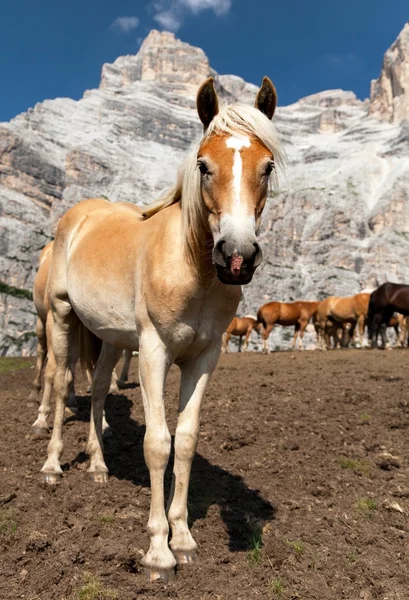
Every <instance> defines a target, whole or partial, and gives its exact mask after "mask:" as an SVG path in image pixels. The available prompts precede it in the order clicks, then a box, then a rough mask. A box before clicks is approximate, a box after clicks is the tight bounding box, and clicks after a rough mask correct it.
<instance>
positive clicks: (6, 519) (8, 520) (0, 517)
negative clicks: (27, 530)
mask: <svg viewBox="0 0 409 600" xmlns="http://www.w3.org/2000/svg"><path fill="white" fill-rule="evenodd" d="M16 531H17V523H16V521H15V520H14V511H13V509H11V508H8V509H6V510H1V511H0V534H1V535H3V536H7V535H8V534H12V533H15V532H16Z"/></svg>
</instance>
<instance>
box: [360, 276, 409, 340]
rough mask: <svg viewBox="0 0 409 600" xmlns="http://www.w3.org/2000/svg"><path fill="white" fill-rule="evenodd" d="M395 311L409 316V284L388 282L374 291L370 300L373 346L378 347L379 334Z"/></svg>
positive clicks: (369, 318) (369, 314)
mask: <svg viewBox="0 0 409 600" xmlns="http://www.w3.org/2000/svg"><path fill="white" fill-rule="evenodd" d="M394 312H397V313H400V314H401V315H404V316H405V317H407V316H409V285H405V284H403V283H390V282H386V283H383V284H382V285H381V286H379V287H378V288H377V289H376V290H375V291H374V292H372V294H371V298H370V301H369V311H368V337H369V339H370V340H371V344H372V348H377V347H378V336H379V334H380V333H381V331H382V330H384V329H385V328H386V326H387V323H389V321H390V319H391V317H392V315H393V313H394ZM382 339H384V333H383V334H382Z"/></svg>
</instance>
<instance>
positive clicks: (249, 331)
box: [243, 327, 253, 352]
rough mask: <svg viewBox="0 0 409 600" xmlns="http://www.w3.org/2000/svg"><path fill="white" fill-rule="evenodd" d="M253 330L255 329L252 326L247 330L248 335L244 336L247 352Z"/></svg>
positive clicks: (244, 349) (245, 350)
mask: <svg viewBox="0 0 409 600" xmlns="http://www.w3.org/2000/svg"><path fill="white" fill-rule="evenodd" d="M252 331H253V328H252V327H251V328H249V329H248V330H247V332H246V335H245V337H244V343H243V352H247V347H248V345H249V338H250V335H251V332H252Z"/></svg>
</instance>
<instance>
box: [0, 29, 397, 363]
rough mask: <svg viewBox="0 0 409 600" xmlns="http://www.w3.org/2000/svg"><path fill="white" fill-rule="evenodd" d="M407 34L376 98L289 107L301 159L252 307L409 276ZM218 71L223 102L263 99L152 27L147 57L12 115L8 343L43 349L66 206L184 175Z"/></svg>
mask: <svg viewBox="0 0 409 600" xmlns="http://www.w3.org/2000/svg"><path fill="white" fill-rule="evenodd" d="M408 39H409V25H408V24H407V25H406V26H405V28H404V29H403V31H402V33H401V34H400V36H399V37H398V39H397V40H396V42H395V43H394V44H393V45H392V47H391V49H390V50H388V51H387V53H386V55H385V60H384V65H383V68H382V72H381V75H380V77H379V79H378V80H377V82H376V83H374V82H373V83H372V89H371V98H370V100H369V101H365V102H361V101H359V100H357V99H356V98H355V96H354V94H353V93H352V92H344V91H341V90H331V91H327V92H321V93H318V94H315V95H313V96H309V97H307V98H303V99H302V100H300V101H298V102H297V103H295V104H293V105H291V106H287V107H280V108H279V109H278V110H277V115H276V118H275V120H276V125H277V128H278V130H279V132H280V134H281V137H282V140H283V142H284V144H285V147H286V151H287V154H288V165H287V168H286V172H285V173H284V174H283V176H282V177H281V187H280V192H279V193H278V194H277V195H275V196H274V197H273V198H271V199H270V201H269V204H268V207H267V209H266V211H265V212H266V214H265V219H264V227H263V232H262V236H261V237H262V243H263V248H264V256H265V261H264V263H263V265H262V267H260V269H259V270H258V273H257V275H256V276H255V278H254V280H253V283H252V284H251V285H250V286H248V287H247V288H246V289H245V291H244V298H243V302H242V306H241V311H242V312H246V313H248V312H255V311H256V310H257V307H258V306H259V305H260V304H261V303H263V302H265V301H267V300H269V299H280V300H292V299H296V298H301V297H303V298H305V299H312V298H315V297H322V296H324V295H326V294H350V293H355V292H357V291H359V290H360V289H361V288H363V287H368V286H374V285H376V284H377V283H378V282H382V281H384V280H385V279H392V280H395V281H409V266H408V261H407V255H408V240H409V203H408V202H407V200H408V194H409V192H408V189H409V164H408V161H407V156H408V151H409V121H408V120H405V119H407V118H408V110H409V109H408V106H409V44H408ZM209 74H212V75H213V76H215V78H216V82H217V87H218V91H219V93H220V95H221V96H222V98H223V99H226V100H232V99H233V100H235V99H239V100H241V101H245V102H253V101H254V95H255V92H256V87H255V86H254V85H252V84H248V83H246V82H245V81H243V80H242V79H241V78H239V77H236V76H233V75H218V74H217V73H215V72H214V71H213V70H212V69H211V67H210V65H209V62H208V59H207V57H206V56H205V54H204V52H203V51H202V50H200V49H199V48H193V47H192V46H190V45H189V44H186V43H183V42H181V41H179V40H177V39H175V37H174V35H173V34H170V33H159V32H157V31H152V32H151V33H150V34H149V36H148V37H147V38H146V40H145V41H144V43H143V44H142V46H141V49H140V51H139V52H138V54H137V55H135V56H124V57H120V58H118V59H117V60H116V61H115V62H114V63H113V64H110V65H104V66H103V69H102V76H101V83H100V86H99V88H98V89H95V90H90V91H87V92H85V94H84V97H83V98H82V99H81V100H79V101H78V102H76V101H73V100H70V99H68V98H60V99H56V100H46V101H45V102H43V103H41V104H38V105H37V106H35V108H34V109H30V110H29V111H27V112H26V113H24V114H21V115H19V116H17V117H16V118H15V119H12V120H11V121H10V122H9V123H2V124H0V248H1V252H0V273H1V275H0V279H1V283H0V354H1V353H3V354H5V353H19V352H21V351H23V352H31V351H32V350H33V347H34V338H32V332H33V330H34V322H35V319H34V313H33V307H32V303H31V301H30V300H29V299H28V297H27V296H28V295H29V294H28V292H27V291H29V290H30V289H31V286H32V282H33V276H34V274H35V269H36V261H37V257H38V254H39V251H40V249H41V248H42V246H43V245H44V244H45V243H46V242H47V241H48V240H49V239H50V237H51V236H52V232H53V228H54V226H55V223H56V221H57V219H58V217H59V216H60V215H61V214H62V212H64V211H65V210H66V209H67V208H68V207H69V206H71V205H72V204H73V203H75V202H77V201H78V200H80V199H82V198H85V197H92V196H101V195H104V196H107V197H109V198H110V199H111V200H114V201H115V200H128V201H130V202H137V203H142V204H143V203H148V202H150V201H151V200H153V199H154V198H155V197H156V196H157V195H158V193H159V192H161V191H162V190H163V189H164V188H166V187H167V186H169V185H170V184H171V183H172V182H173V181H174V177H175V173H176V169H177V166H178V164H179V163H180V162H181V159H182V157H183V156H184V154H185V152H186V150H187V149H188V147H189V144H190V142H191V140H192V139H193V138H194V136H195V135H196V134H197V133H198V132H199V131H200V126H199V123H198V119H197V116H196V111H195V94H196V90H197V86H198V84H199V83H200V82H202V81H203V79H204V78H205V77H207V76H208V75H209ZM271 75H272V77H274V73H271ZM396 82H399V85H398V84H397V83H396Z"/></svg>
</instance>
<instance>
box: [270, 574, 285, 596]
mask: <svg viewBox="0 0 409 600" xmlns="http://www.w3.org/2000/svg"><path fill="white" fill-rule="evenodd" d="M270 591H271V593H272V594H273V595H274V598H281V596H282V595H283V594H284V586H283V582H282V581H281V579H280V578H279V577H276V578H275V579H272V580H271V581H270Z"/></svg>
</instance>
